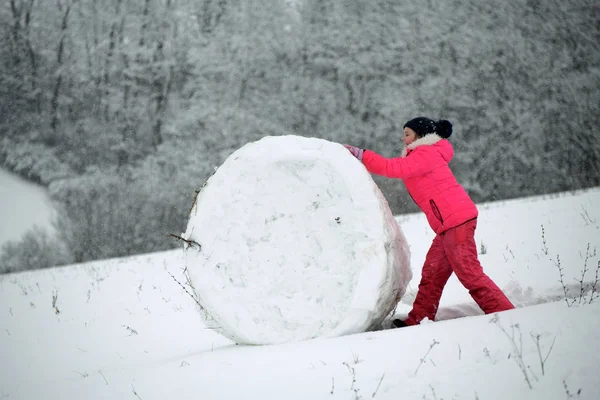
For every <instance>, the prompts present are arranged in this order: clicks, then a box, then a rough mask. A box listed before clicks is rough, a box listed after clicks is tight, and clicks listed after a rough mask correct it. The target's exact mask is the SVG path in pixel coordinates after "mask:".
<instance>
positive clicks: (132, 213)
mask: <svg viewBox="0 0 600 400" xmlns="http://www.w3.org/2000/svg"><path fill="white" fill-rule="evenodd" d="M0 48H1V49H2V53H1V55H0V163H1V164H2V165H3V166H4V167H5V168H8V169H10V170H12V171H15V172H17V173H19V174H21V175H22V176H24V177H26V178H27V179H30V180H33V181H37V182H40V183H42V184H44V185H46V186H48V188H49V190H50V193H51V195H52V196H53V198H54V199H55V200H56V201H57V203H58V204H59V205H60V207H61V217H60V219H59V220H58V221H57V225H58V227H59V230H60V232H61V234H60V237H59V238H57V239H53V238H49V237H47V236H45V235H44V234H42V233H40V232H31V233H30V234H29V235H28V237H26V238H25V239H24V240H23V241H22V242H20V243H12V244H10V245H8V246H5V249H4V251H3V256H2V261H0V270H4V271H7V270H20V269H29V268H40V267H45V266H51V265H56V264H64V263H71V262H83V261H88V260H92V259H101V258H108V257H116V256H124V255H130V254H136V253H143V252H150V251H158V250H164V249H167V248H172V247H174V246H176V245H177V243H175V241H174V240H172V239H170V238H169V237H168V236H167V234H168V233H175V234H177V233H180V232H181V231H183V230H184V229H185V223H186V221H187V213H188V210H189V207H190V205H191V202H192V201H193V197H194V190H196V189H198V188H199V187H200V186H201V185H202V184H203V183H204V181H205V180H206V179H207V178H208V177H209V176H210V174H211V173H212V172H213V170H214V168H215V167H218V166H219V165H220V164H221V163H222V162H223V161H224V160H225V158H226V157H227V156H228V155H229V154H231V153H232V152H233V151H234V150H236V149H237V148H239V147H241V146H242V145H244V144H245V143H247V142H250V141H253V140H257V139H259V138H261V137H263V136H265V135H284V134H295V135H302V136H312V137H320V138H324V139H329V140H333V141H336V142H341V143H352V144H355V145H358V146H362V147H368V148H370V149H373V150H375V151H378V152H380V153H381V154H383V155H386V156H394V155H397V154H399V152H400V150H401V147H402V143H401V131H402V125H403V124H404V122H405V121H406V120H407V119H409V118H412V117H414V116H417V115H426V116H430V117H432V118H446V119H449V120H450V121H452V122H453V124H454V132H455V133H454V135H453V137H452V138H451V140H452V142H453V144H454V146H455V149H456V156H455V159H454V160H453V162H452V164H451V165H452V167H453V169H454V170H455V172H456V173H457V175H458V178H459V179H460V181H461V183H463V184H464V185H465V187H466V188H467V189H468V191H469V193H470V194H471V195H472V196H473V198H474V200H476V201H478V202H481V201H489V200H498V199H507V198H514V197H522V196H528V195H534V194H542V193H551V192H557V191H564V190H573V189H579V188H585V187H591V186H597V185H598V184H600V135H599V133H600V132H599V130H598V125H599V122H600V118H599V116H600V92H599V89H600V6H599V5H598V4H597V2H596V1H592V0H577V1H573V2H564V1H559V0H547V1H541V0H516V1H512V2H497V1H493V0H416V1H410V2H404V1H396V0H353V1H348V0H304V1H302V0H298V1H295V2H291V1H290V2H288V1H284V0H281V1H272V0H246V1H232V0H138V1H127V0H56V1H41V0H9V1H7V2H4V3H3V5H2V6H0ZM375 180H376V182H377V183H378V184H379V185H380V187H381V189H382V191H383V192H384V194H385V196H386V198H387V199H388V201H389V203H390V207H391V208H392V211H393V212H394V213H395V214H399V213H404V212H414V211H416V208H415V206H414V204H413V203H412V201H411V200H410V198H409V197H408V195H407V194H406V193H405V190H404V188H403V186H402V184H401V183H400V182H398V181H394V180H387V179H380V178H377V177H376V178H375ZM32 241H33V242H36V244H35V246H33V245H31V243H32Z"/></svg>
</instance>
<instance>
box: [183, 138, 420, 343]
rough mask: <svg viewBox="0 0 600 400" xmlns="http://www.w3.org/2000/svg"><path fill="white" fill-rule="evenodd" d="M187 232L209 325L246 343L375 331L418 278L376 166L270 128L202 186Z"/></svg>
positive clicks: (188, 260) (333, 146)
mask: <svg viewBox="0 0 600 400" xmlns="http://www.w3.org/2000/svg"><path fill="white" fill-rule="evenodd" d="M182 237H183V239H185V240H187V241H188V243H189V245H186V246H185V250H184V261H185V264H186V266H187V270H188V274H189V278H190V280H191V284H192V286H193V287H194V290H195V292H196V293H195V294H196V295H197V299H198V302H199V304H200V305H201V308H202V313H203V314H204V316H205V318H206V321H207V322H206V323H207V326H209V327H211V328H213V329H216V330H217V331H218V332H220V333H221V334H222V335H224V336H226V337H228V338H230V339H232V340H234V341H235V342H238V343H244V344H275V343H284V342H292V341H300V340H306V339H311V338H316V337H334V336H341V335H346V334H352V333H359V332H365V331H367V330H370V329H376V328H377V327H378V326H379V325H380V324H381V323H382V322H383V321H384V319H385V318H386V317H388V316H389V315H390V313H391V312H392V311H393V310H394V308H395V306H396V304H397V303H398V301H399V299H400V297H402V296H403V295H404V293H405V290H406V285H407V283H408V281H410V279H411V278H412V272H411V269H410V265H409V249H408V245H407V242H406V239H405V237H404V235H403V233H402V231H401V229H400V227H399V226H398V223H397V222H396V220H395V219H394V218H393V216H392V213H391V211H390V209H389V205H388V203H387V201H386V200H385V198H384V197H383V195H382V193H381V192H380V190H379V188H378V187H377V185H376V184H375V182H374V181H373V179H372V177H371V175H370V174H369V173H368V171H367V170H366V169H365V167H364V166H363V165H362V164H361V163H360V162H359V161H358V160H357V159H355V158H354V157H353V156H352V155H350V153H349V152H348V150H346V149H345V148H344V147H343V146H342V145H340V144H338V143H333V142H329V141H326V140H323V139H317V138H305V137H300V136H293V135H290V136H267V137H264V138H263V139H261V140H258V141H256V142H252V143H249V144H247V145H245V146H243V147H242V148H240V149H238V150H237V151H235V152H234V153H233V154H231V155H230V156H229V157H228V158H227V159H226V160H225V162H224V163H223V165H221V166H220V167H219V168H218V169H217V170H216V172H215V173H214V174H213V175H212V176H211V177H210V179H209V180H208V181H207V182H206V184H205V186H204V187H203V188H202V189H201V190H200V192H199V193H198V195H197V198H196V201H195V203H194V206H193V207H192V209H191V211H190V216H189V220H188V224H187V229H186V231H185V233H184V234H183V236H182Z"/></svg>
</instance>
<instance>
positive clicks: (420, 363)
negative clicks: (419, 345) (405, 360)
mask: <svg viewBox="0 0 600 400" xmlns="http://www.w3.org/2000/svg"><path fill="white" fill-rule="evenodd" d="M436 344H440V342H438V341H436V340H435V339H433V343H431V344H430V345H429V349H428V350H427V353H425V355H424V356H423V358H421V362H419V365H418V366H417V369H416V370H415V375H417V372H419V368H421V365H423V364H424V363H425V359H426V358H427V356H428V355H429V352H431V350H432V349H433V348H434V347H435V345H436Z"/></svg>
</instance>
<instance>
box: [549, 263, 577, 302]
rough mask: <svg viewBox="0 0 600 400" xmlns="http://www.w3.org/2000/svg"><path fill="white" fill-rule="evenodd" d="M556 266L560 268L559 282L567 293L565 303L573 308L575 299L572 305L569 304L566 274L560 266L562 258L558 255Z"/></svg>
mask: <svg viewBox="0 0 600 400" xmlns="http://www.w3.org/2000/svg"><path fill="white" fill-rule="evenodd" d="M554 265H556V268H558V273H559V274H560V280H559V282H560V284H561V285H562V288H563V292H564V293H565V301H566V302H567V306H569V307H571V304H573V303H575V299H573V302H572V303H569V289H567V285H565V281H564V279H563V277H564V274H563V270H562V267H561V266H560V256H559V255H558V254H557V255H556V261H555V262H554Z"/></svg>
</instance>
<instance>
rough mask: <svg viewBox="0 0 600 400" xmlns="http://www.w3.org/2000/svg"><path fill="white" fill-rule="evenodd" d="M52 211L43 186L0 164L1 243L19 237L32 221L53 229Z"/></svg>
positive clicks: (53, 212)
mask: <svg viewBox="0 0 600 400" xmlns="http://www.w3.org/2000/svg"><path fill="white" fill-rule="evenodd" d="M55 215H56V211H55V209H54V207H53V206H52V202H51V200H50V196H49V195H48V193H47V192H46V189H44V188H43V187H42V186H39V185H36V184H34V183H31V182H27V181H25V180H24V179H21V178H20V177H19V176H17V175H15V174H13V173H10V172H8V171H6V170H3V169H1V168H0V221H2V223H0V247H2V245H3V244H4V243H6V242H8V241H17V240H19V239H20V238H21V236H23V234H24V233H25V232H27V231H28V230H29V229H31V228H33V227H34V226H35V225H37V226H38V227H40V228H42V229H46V230H47V231H48V232H54V228H53V227H52V219H53V218H54V217H55Z"/></svg>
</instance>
